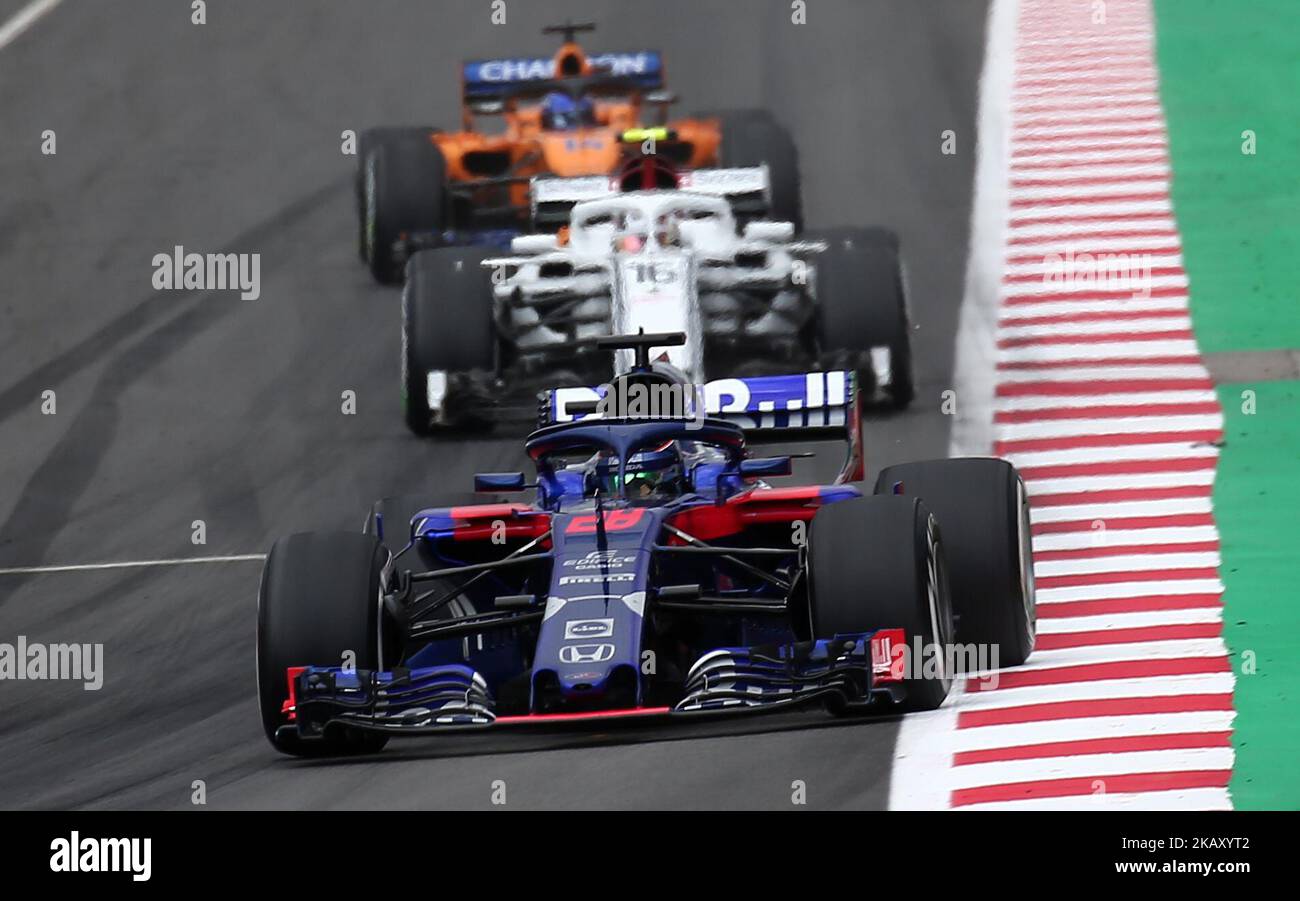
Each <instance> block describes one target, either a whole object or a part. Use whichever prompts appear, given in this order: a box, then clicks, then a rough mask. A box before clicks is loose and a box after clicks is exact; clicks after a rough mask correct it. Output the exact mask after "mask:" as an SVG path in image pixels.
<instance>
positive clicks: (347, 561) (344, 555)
mask: <svg viewBox="0 0 1300 901" xmlns="http://www.w3.org/2000/svg"><path fill="white" fill-rule="evenodd" d="M387 558H388V555H387V553H386V552H385V551H384V549H383V548H382V547H381V546H380V544H379V542H378V541H377V540H376V539H375V538H374V536H372V535H359V534H357V533H356V532H303V533H299V534H297V535H290V536H288V537H287V538H281V539H280V540H279V541H277V542H276V543H275V545H274V546H273V547H272V548H271V553H270V555H269V556H268V557H267V559H266V565H265V566H264V567H263V569H262V586H261V591H260V592H259V594H258V601H257V695H258V704H259V707H260V708H261V713H262V728H263V729H264V730H265V732H266V737H267V740H268V741H270V742H271V744H272V745H273V746H274V747H275V749H276V750H277V751H280V752H282V753H284V754H292V755H295V756H300V757H312V756H324V755H332V754H355V753H368V752H373V751H378V750H380V749H381V748H383V746H384V745H385V744H386V743H387V741H388V736H386V735H378V734H375V733H371V732H361V731H359V730H351V729H347V730H338V731H336V732H334V733H332V734H331V735H329V736H327V737H326V738H323V739H319V740H317V739H313V740H309V741H303V740H302V739H300V738H298V736H297V735H296V734H291V735H288V736H284V737H277V735H276V732H277V730H278V729H279V728H280V727H281V726H284V725H288V724H289V721H288V719H287V718H286V717H285V715H284V714H283V713H282V712H281V709H282V707H283V705H284V702H285V700H286V699H287V698H288V697H289V689H288V679H287V675H286V674H287V670H288V668H289V667H291V666H341V665H342V663H343V661H344V654H345V653H346V652H351V653H352V654H355V659H356V666H357V668H358V669H369V670H373V669H377V668H378V667H379V665H380V660H379V637H380V616H381V614H380V607H379V585H380V578H381V573H382V570H383V567H384V564H385V562H386V561H387Z"/></svg>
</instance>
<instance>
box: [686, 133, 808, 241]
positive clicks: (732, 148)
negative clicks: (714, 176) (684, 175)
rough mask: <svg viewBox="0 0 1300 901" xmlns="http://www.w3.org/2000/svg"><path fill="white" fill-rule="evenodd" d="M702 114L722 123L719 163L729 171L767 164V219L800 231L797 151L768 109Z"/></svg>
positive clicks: (800, 210)
mask: <svg viewBox="0 0 1300 901" xmlns="http://www.w3.org/2000/svg"><path fill="white" fill-rule="evenodd" d="M702 115H703V116H705V117H709V118H717V119H719V120H721V122H722V147H721V150H720V152H719V160H718V164H719V165H720V166H723V167H727V168H730V167H733V166H734V167H741V166H760V165H762V164H764V163H766V164H767V168H768V177H769V178H770V180H771V185H772V206H771V209H770V210H769V215H768V218H771V219H775V220H778V221H780V222H793V223H794V228H795V231H796V232H798V231H801V230H802V229H803V202H802V199H801V196H800V193H799V151H798V148H797V147H796V146H795V143H794V138H792V137H791V136H790V132H789V131H787V130H786V129H785V128H784V127H783V126H782V125H781V124H780V123H778V122H777V121H776V119H775V118H773V116H772V114H771V113H770V112H768V111H767V110H755V109H740V110H723V111H720V112H714V113H704V114H702Z"/></svg>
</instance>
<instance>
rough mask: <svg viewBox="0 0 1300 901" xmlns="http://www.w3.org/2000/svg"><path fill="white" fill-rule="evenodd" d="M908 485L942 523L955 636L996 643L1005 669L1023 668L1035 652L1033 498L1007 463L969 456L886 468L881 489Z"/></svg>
mask: <svg viewBox="0 0 1300 901" xmlns="http://www.w3.org/2000/svg"><path fill="white" fill-rule="evenodd" d="M897 482H902V492H903V494H904V495H905V496H911V497H919V498H921V499H922V500H923V501H924V502H925V504H926V505H927V506H928V507H929V508H930V509H931V510H933V511H934V515H935V517H936V518H937V519H938V520H939V524H940V525H941V526H942V527H943V535H944V539H945V548H946V557H947V561H948V572H949V575H950V576H951V578H952V605H953V614H954V618H955V625H956V636H957V641H958V642H960V643H962V644H975V645H985V646H988V647H990V648H992V647H994V646H996V648H997V653H998V656H997V664H998V665H999V666H1019V665H1020V664H1022V663H1024V662H1025V661H1026V660H1027V659H1028V658H1029V655H1030V653H1032V652H1033V649H1034V640H1035V637H1036V634H1037V612H1036V606H1035V600H1034V561H1033V548H1032V542H1031V535H1030V528H1029V502H1028V498H1027V496H1026V494H1025V486H1024V482H1023V481H1021V479H1020V474H1019V473H1017V472H1016V469H1015V467H1014V466H1012V465H1011V464H1010V463H1008V462H1007V461H1006V460H998V459H994V458H990V457H969V458H960V459H955V460H931V461H927V462H922V463H902V464H899V465H897V466H890V467H887V468H886V469H884V470H883V471H882V472H881V473H880V475H879V477H878V478H877V480H876V493H877V494H884V493H886V492H891V491H892V490H893V486H894V484H895V483H897Z"/></svg>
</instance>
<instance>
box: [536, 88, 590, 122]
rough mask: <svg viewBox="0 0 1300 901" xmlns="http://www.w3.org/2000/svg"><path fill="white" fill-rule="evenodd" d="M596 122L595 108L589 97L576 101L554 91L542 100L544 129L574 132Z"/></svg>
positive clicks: (561, 92)
mask: <svg viewBox="0 0 1300 901" xmlns="http://www.w3.org/2000/svg"><path fill="white" fill-rule="evenodd" d="M595 121H596V114H595V107H594V106H593V104H592V102H591V100H590V99H589V98H587V97H579V98H577V99H574V98H573V97H570V96H569V95H568V94H565V93H564V92H563V91H552V92H551V93H549V94H547V95H546V96H545V97H544V98H543V99H542V128H545V129H547V130H548V131H573V130H574V129H576V128H581V127H582V126H584V125H591V124H593V123H594V122H595Z"/></svg>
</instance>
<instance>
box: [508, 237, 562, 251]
mask: <svg viewBox="0 0 1300 901" xmlns="http://www.w3.org/2000/svg"><path fill="white" fill-rule="evenodd" d="M559 246H560V239H559V237H558V236H556V235H519V236H517V237H515V238H512V239H511V241H510V250H511V252H513V253H527V254H531V253H547V252H549V251H552V250H555V249H556V248H558V247H559Z"/></svg>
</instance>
